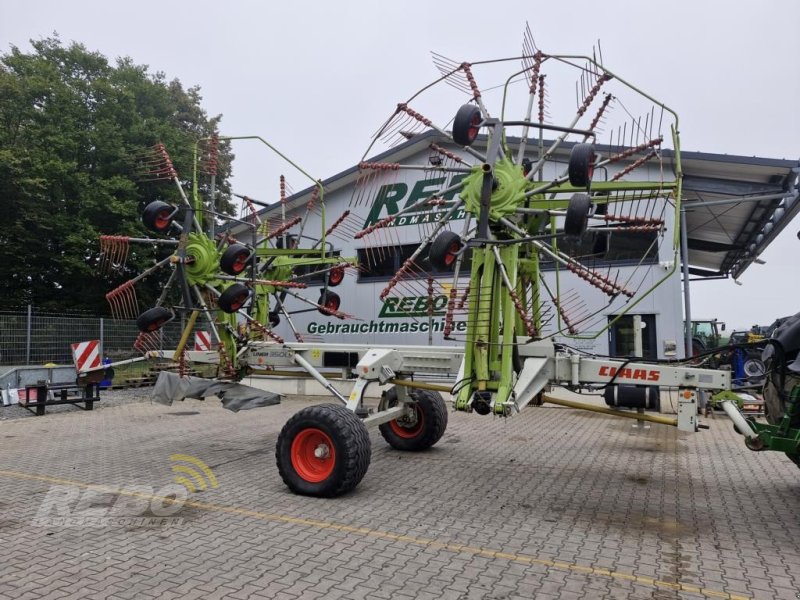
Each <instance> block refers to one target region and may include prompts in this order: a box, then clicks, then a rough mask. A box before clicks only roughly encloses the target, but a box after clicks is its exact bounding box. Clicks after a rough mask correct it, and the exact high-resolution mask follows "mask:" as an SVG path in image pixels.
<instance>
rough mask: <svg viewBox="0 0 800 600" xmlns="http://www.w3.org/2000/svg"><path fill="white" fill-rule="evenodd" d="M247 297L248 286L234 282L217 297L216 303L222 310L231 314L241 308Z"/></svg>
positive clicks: (248, 295)
mask: <svg viewBox="0 0 800 600" xmlns="http://www.w3.org/2000/svg"><path fill="white" fill-rule="evenodd" d="M249 297H250V288H248V287H247V286H246V285H244V284H243V283H234V284H233V285H232V286H230V287H229V288H228V289H226V290H225V291H224V292H222V294H221V295H220V297H219V298H217V305H218V306H219V309H220V310H221V311H222V312H226V313H228V314H231V313H235V312H236V311H237V310H239V309H240V308H242V306H244V303H245V302H247V299H248V298H249Z"/></svg>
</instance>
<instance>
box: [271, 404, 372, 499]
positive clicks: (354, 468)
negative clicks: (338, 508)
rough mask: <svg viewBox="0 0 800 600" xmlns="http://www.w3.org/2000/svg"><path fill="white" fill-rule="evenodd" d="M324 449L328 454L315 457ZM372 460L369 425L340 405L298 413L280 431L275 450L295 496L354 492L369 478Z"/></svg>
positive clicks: (285, 480)
mask: <svg viewBox="0 0 800 600" xmlns="http://www.w3.org/2000/svg"><path fill="white" fill-rule="evenodd" d="M323 445H324V446H325V447H327V449H328V452H329V454H328V456H323V457H319V456H316V455H315V454H313V450H314V449H315V448H316V449H318V448H320V446H323ZM309 450H312V452H311V453H309ZM371 456H372V447H371V446H370V442H369V432H368V431H367V428H366V426H365V425H364V423H363V422H362V421H361V419H359V418H358V417H357V416H356V415H355V413H353V412H352V411H350V410H347V409H346V408H345V407H344V406H340V405H338V404H321V405H319V406H309V407H307V408H304V409H303V410H301V411H300V412H298V413H296V414H295V415H294V416H293V417H292V418H291V419H289V421H287V423H286V425H284V426H283V429H281V432H280V434H279V435H278V443H277V445H276V448H275V462H276V463H277V465H278V472H279V473H280V475H281V479H283V482H284V483H285V484H286V486H287V487H288V488H289V489H290V490H291V491H292V492H294V493H295V494H302V495H304V496H320V497H325V498H330V497H333V496H340V495H342V494H345V493H347V492H349V491H351V490H352V489H353V488H355V487H356V486H357V485H358V484H359V482H360V481H361V480H362V479H363V478H364V475H366V473H367V469H368V468H369V462H370V458H371ZM328 461H331V462H330V463H329V462H328Z"/></svg>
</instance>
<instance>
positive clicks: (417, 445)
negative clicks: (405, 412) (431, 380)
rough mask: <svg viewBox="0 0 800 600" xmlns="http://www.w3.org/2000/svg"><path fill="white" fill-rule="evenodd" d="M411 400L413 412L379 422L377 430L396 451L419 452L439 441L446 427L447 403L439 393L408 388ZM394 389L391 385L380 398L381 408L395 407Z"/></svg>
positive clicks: (395, 390)
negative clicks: (381, 423) (412, 401)
mask: <svg viewBox="0 0 800 600" xmlns="http://www.w3.org/2000/svg"><path fill="white" fill-rule="evenodd" d="M409 395H410V396H411V398H412V399H413V400H414V404H413V408H414V412H413V414H412V415H410V416H406V417H400V418H397V419H394V420H393V421H389V422H388V423H384V424H383V425H380V426H379V427H378V429H379V430H380V432H381V435H382V436H383V439H385V440H386V441H387V442H388V444H389V445H390V446H391V447H392V448H395V449H396V450H405V451H410V452H419V451H420V450H427V449H428V448H430V447H431V446H433V445H434V444H435V443H436V442H438V441H439V440H440V439H441V437H442V436H443V435H444V431H445V429H446V428H447V405H446V404H445V402H444V399H443V398H442V395H441V394H440V393H439V392H433V391H429V390H418V389H412V390H409ZM397 402H398V396H397V388H394V387H393V388H391V389H389V390H387V391H385V392H383V395H382V397H381V408H382V409H386V408H391V407H393V406H397Z"/></svg>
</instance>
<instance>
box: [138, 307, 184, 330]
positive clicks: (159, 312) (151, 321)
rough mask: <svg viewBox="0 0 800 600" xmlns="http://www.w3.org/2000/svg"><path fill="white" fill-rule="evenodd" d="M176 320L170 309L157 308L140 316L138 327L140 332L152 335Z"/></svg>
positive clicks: (148, 310)
mask: <svg viewBox="0 0 800 600" xmlns="http://www.w3.org/2000/svg"><path fill="white" fill-rule="evenodd" d="M174 318H175V315H174V314H173V313H172V311H171V310H170V309H168V308H165V307H163V306H155V307H153V308H149V309H147V310H146V311H144V312H143V313H142V314H140V315H139V317H138V318H137V319H136V326H137V327H138V328H139V331H142V332H144V333H150V332H153V331H157V330H159V329H161V328H162V327H163V326H164V325H166V324H167V323H169V322H170V321H172V319H174Z"/></svg>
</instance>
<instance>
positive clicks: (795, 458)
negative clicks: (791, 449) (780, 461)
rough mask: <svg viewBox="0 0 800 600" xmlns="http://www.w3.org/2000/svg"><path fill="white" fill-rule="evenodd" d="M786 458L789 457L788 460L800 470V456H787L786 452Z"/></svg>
mask: <svg viewBox="0 0 800 600" xmlns="http://www.w3.org/2000/svg"><path fill="white" fill-rule="evenodd" d="M786 456H787V457H789V460H790V461H792V462H793V463H794V464H795V465H797V467H798V468H800V454H789V453H788V452H787V453H786Z"/></svg>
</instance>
